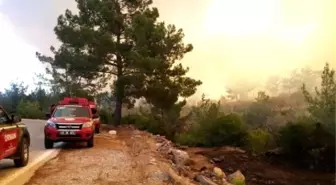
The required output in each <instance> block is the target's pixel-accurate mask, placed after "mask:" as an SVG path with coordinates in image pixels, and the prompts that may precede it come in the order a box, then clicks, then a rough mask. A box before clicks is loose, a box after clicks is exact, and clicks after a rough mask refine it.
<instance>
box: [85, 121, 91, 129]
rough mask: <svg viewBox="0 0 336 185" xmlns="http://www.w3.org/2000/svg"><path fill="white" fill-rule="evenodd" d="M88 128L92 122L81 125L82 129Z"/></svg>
mask: <svg viewBox="0 0 336 185" xmlns="http://www.w3.org/2000/svg"><path fill="white" fill-rule="evenodd" d="M89 127H92V121H89V122H86V123H84V124H83V128H89Z"/></svg>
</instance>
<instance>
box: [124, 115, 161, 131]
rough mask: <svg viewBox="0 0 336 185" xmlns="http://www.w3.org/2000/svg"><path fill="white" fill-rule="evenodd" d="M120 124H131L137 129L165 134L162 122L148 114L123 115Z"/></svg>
mask: <svg viewBox="0 0 336 185" xmlns="http://www.w3.org/2000/svg"><path fill="white" fill-rule="evenodd" d="M121 123H122V124H133V125H134V126H135V127H136V128H137V129H139V130H145V131H147V132H150V133H153V134H160V135H166V133H164V129H163V128H162V124H161V123H160V122H158V121H157V120H155V118H154V117H153V116H152V115H150V114H147V115H144V114H134V115H128V116H124V117H123V118H122V121H121Z"/></svg>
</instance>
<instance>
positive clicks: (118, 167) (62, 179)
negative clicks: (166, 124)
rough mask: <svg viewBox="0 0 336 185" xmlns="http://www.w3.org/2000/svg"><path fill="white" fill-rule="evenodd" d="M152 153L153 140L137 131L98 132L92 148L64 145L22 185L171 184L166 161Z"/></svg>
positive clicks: (168, 166) (153, 147)
mask: <svg viewBox="0 0 336 185" xmlns="http://www.w3.org/2000/svg"><path fill="white" fill-rule="evenodd" d="M155 151H156V143H155V141H154V140H153V139H152V138H149V137H148V136H146V135H144V134H143V133H141V132H139V131H136V130H127V129H126V130H125V129H123V130H121V131H120V130H117V136H116V135H111V134H108V133H102V134H99V135H97V136H96V139H95V146H94V147H93V148H86V147H85V145H83V146H81V145H76V146H73V145H66V146H65V147H64V149H63V150H62V151H61V152H60V154H59V155H58V157H57V158H54V159H53V160H51V161H49V162H48V163H47V164H46V165H44V166H43V167H42V168H40V169H39V170H37V171H36V173H35V175H34V176H33V177H32V179H31V180H30V181H29V182H28V183H26V185H45V184H48V185H64V184H69V185H70V184H73V185H77V184H78V185H105V184H106V185H141V184H144V185H145V184H151V185H163V184H175V183H173V182H172V180H171V178H170V176H169V175H168V172H169V171H170V169H169V168H170V164H169V162H168V161H167V160H165V159H164V158H162V157H160V156H158V153H157V152H155Z"/></svg>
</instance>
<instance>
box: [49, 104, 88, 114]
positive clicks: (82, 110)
mask: <svg viewBox="0 0 336 185" xmlns="http://www.w3.org/2000/svg"><path fill="white" fill-rule="evenodd" d="M53 117H90V113H89V108H87V107H81V106H59V107H57V108H56V110H55V112H54V115H53Z"/></svg>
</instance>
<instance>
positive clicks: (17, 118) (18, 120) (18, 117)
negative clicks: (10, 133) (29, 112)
mask: <svg viewBox="0 0 336 185" xmlns="http://www.w3.org/2000/svg"><path fill="white" fill-rule="evenodd" d="M11 119H12V123H19V122H21V117H20V116H15V115H14V114H12V115H11Z"/></svg>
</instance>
